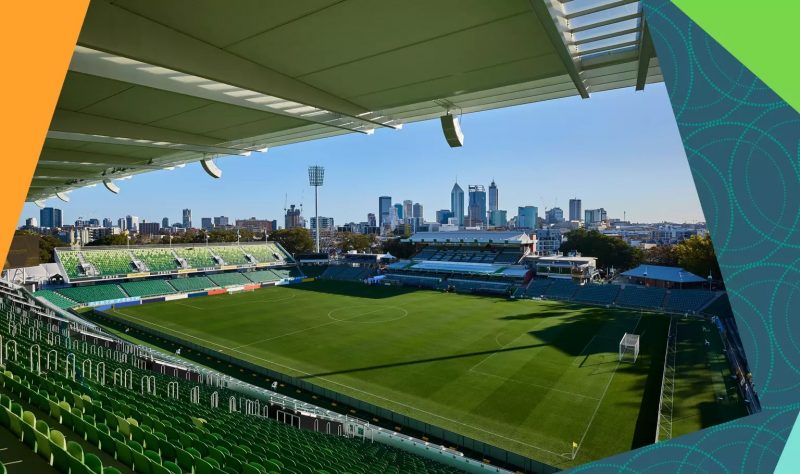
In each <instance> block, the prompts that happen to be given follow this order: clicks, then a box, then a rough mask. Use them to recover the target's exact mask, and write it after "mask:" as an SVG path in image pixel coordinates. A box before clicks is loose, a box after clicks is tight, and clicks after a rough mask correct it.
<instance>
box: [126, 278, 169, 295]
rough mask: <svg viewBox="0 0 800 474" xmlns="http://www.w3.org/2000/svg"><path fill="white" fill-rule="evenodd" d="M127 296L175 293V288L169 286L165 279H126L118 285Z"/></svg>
mask: <svg viewBox="0 0 800 474" xmlns="http://www.w3.org/2000/svg"><path fill="white" fill-rule="evenodd" d="M119 286H121V287H122V289H123V290H125V293H127V294H128V296H139V297H146V296H158V295H168V294H171V293H175V288H173V287H171V286H170V285H169V283H167V281H166V280H141V281H128V282H125V283H120V285H119Z"/></svg>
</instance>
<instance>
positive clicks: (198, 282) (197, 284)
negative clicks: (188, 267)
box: [169, 276, 217, 293]
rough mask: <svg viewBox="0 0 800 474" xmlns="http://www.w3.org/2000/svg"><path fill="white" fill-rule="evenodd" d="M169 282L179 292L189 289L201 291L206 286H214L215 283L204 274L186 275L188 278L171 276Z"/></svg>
mask: <svg viewBox="0 0 800 474" xmlns="http://www.w3.org/2000/svg"><path fill="white" fill-rule="evenodd" d="M169 284H170V285H172V287H173V288H175V289H176V290H178V291H179V292H181V293H188V292H190V291H202V290H206V289H208V288H216V287H217V285H216V284H215V283H214V282H213V281H211V280H209V279H208V277H205V276H197V277H188V278H173V279H172V280H169Z"/></svg>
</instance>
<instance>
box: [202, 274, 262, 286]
mask: <svg viewBox="0 0 800 474" xmlns="http://www.w3.org/2000/svg"><path fill="white" fill-rule="evenodd" d="M208 278H209V279H210V280H211V281H213V282H214V283H216V284H217V286H221V287H226V286H235V285H246V284H248V283H252V282H251V281H250V280H248V279H247V278H246V277H245V276H244V274H242V273H239V272H228V273H215V274H213V275H208Z"/></svg>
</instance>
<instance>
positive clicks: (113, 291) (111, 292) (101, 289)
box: [56, 284, 127, 303]
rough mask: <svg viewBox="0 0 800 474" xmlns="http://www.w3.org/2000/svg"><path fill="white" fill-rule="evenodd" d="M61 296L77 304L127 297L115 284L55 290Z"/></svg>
mask: <svg viewBox="0 0 800 474" xmlns="http://www.w3.org/2000/svg"><path fill="white" fill-rule="evenodd" d="M56 293H59V294H60V295H61V296H65V297H67V298H69V299H71V300H72V301H75V302H77V303H94V302H98V301H110V300H118V299H122V298H126V297H127V295H126V294H125V292H123V291H122V289H121V288H120V287H119V286H118V285H115V284H107V285H89V286H73V287H69V288H60V289H58V290H56Z"/></svg>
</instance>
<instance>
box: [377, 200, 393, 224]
mask: <svg viewBox="0 0 800 474" xmlns="http://www.w3.org/2000/svg"><path fill="white" fill-rule="evenodd" d="M391 208H392V197H391V196H381V197H379V198H378V225H379V226H380V227H383V223H384V222H391V217H392V211H391Z"/></svg>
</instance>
